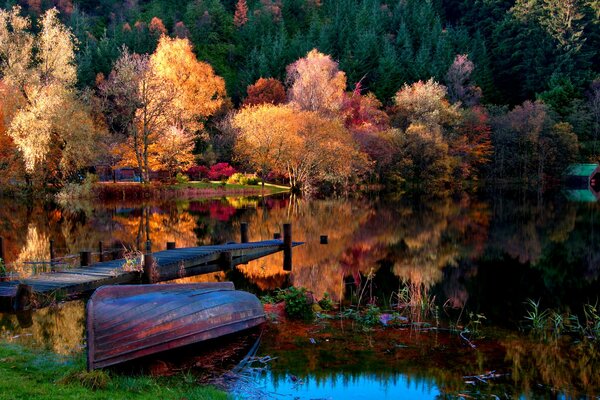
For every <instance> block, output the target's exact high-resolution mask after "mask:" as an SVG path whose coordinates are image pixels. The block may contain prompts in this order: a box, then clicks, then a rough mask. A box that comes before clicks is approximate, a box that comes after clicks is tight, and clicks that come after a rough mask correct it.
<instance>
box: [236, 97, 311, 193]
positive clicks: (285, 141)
mask: <svg viewBox="0 0 600 400" xmlns="http://www.w3.org/2000/svg"><path fill="white" fill-rule="evenodd" d="M232 124H233V126H234V127H235V128H237V129H238V130H239V132H240V133H239V137H238V141H237V143H236V145H235V153H236V155H237V156H238V157H239V158H241V159H244V160H247V162H249V164H250V165H251V166H252V167H253V168H254V169H255V170H256V171H258V175H259V176H260V178H261V180H262V182H263V185H264V182H265V180H266V178H267V175H268V174H269V172H271V171H278V172H284V171H285V169H286V166H285V160H286V159H287V158H289V153H290V151H291V146H292V145H293V144H292V142H291V141H290V138H295V137H297V136H298V132H299V131H300V128H301V124H302V121H301V117H300V116H299V114H298V112H297V111H295V110H294V109H293V108H292V107H290V106H287V105H286V106H276V105H273V104H260V105H257V106H252V107H246V108H243V109H242V110H241V111H239V112H238V113H237V114H236V115H235V117H234V118H233V122H232Z"/></svg>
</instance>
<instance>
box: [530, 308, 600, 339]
mask: <svg viewBox="0 0 600 400" xmlns="http://www.w3.org/2000/svg"><path fill="white" fill-rule="evenodd" d="M539 303H540V302H539V300H538V301H537V302H536V301H534V300H531V299H528V300H527V302H526V304H527V305H528V310H527V313H526V315H525V319H527V320H529V321H530V325H529V328H530V329H531V333H532V334H533V335H534V336H536V337H538V338H539V339H542V340H548V339H549V338H552V339H554V340H558V339H559V338H560V337H561V336H563V335H564V334H565V333H568V334H571V335H573V336H578V337H581V338H582V339H587V340H592V341H597V340H600V314H599V313H598V306H597V303H596V304H584V305H583V318H584V320H583V322H582V321H581V320H580V317H579V316H578V315H576V314H570V313H564V314H563V313H561V312H559V311H557V310H552V309H545V310H543V311H542V310H541V309H540V306H539Z"/></svg>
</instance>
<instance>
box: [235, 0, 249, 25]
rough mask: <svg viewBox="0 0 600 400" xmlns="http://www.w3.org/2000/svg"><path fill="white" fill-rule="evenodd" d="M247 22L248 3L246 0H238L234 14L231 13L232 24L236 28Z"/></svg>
mask: <svg viewBox="0 0 600 400" xmlns="http://www.w3.org/2000/svg"><path fill="white" fill-rule="evenodd" d="M246 22H248V4H247V3H246V0H238V2H237V4H236V5H235V14H234V15H233V24H234V25H235V26H237V27H238V28H239V27H241V26H243V25H245V24H246Z"/></svg>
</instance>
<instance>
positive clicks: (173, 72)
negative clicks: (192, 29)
mask: <svg viewBox="0 0 600 400" xmlns="http://www.w3.org/2000/svg"><path fill="white" fill-rule="evenodd" d="M100 90H101V92H102V94H103V96H102V97H103V99H104V104H105V106H104V109H105V113H106V115H107V119H108V121H109V124H110V125H111V127H112V128H113V130H116V131H119V130H120V131H121V132H122V133H124V134H125V135H126V136H127V144H128V147H129V148H130V149H131V151H128V152H127V151H125V152H124V151H122V148H121V149H119V151H120V152H121V153H122V154H124V160H123V161H122V164H124V163H132V162H135V164H137V166H138V168H139V169H140V170H141V171H142V179H143V180H144V181H148V179H149V171H150V167H151V164H152V167H153V168H159V169H160V168H165V169H171V168H174V167H175V166H177V165H179V166H185V165H187V164H188V162H189V159H190V155H191V151H192V149H193V146H191V145H190V142H191V140H193V135H196V134H198V133H199V132H200V130H201V129H202V128H203V122H202V121H203V119H205V118H206V117H208V116H210V115H212V114H213V113H214V112H215V111H217V110H218V109H219V107H220V106H221V105H222V103H223V100H224V97H225V95H226V93H225V82H224V81H223V79H222V78H221V77H219V76H217V75H215V73H214V71H213V69H212V67H211V66H210V65H208V64H206V63H203V62H200V61H198V60H197V58H196V56H195V55H194V53H193V52H192V46H191V44H190V42H189V41H188V40H187V39H171V38H168V37H166V36H162V37H161V39H160V41H159V43H158V47H157V49H156V52H155V53H154V54H152V55H151V56H150V57H148V56H140V55H135V54H129V53H128V52H127V51H124V52H123V55H122V56H121V58H120V59H119V60H118V61H117V63H116V64H115V68H114V69H113V71H112V72H111V74H110V76H109V78H108V80H106V81H105V82H104V83H103V84H102V86H101V88H100ZM174 132H179V133H180V134H179V133H178V134H174ZM190 138H192V139H190ZM163 139H164V142H163ZM168 146H172V147H171V148H170V149H169V151H168V154H169V155H170V156H169V157H166V158H165V157H159V156H155V157H152V154H155V155H156V154H158V151H157V150H156V149H159V148H161V149H162V151H166V149H167V147H168ZM151 149H153V150H151ZM151 153H152V154H151Z"/></svg>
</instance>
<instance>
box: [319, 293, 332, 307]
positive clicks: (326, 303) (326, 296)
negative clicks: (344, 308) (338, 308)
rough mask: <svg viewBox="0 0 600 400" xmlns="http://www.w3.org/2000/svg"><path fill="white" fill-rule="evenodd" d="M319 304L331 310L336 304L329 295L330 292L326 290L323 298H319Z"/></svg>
mask: <svg viewBox="0 0 600 400" xmlns="http://www.w3.org/2000/svg"><path fill="white" fill-rule="evenodd" d="M319 306H320V307H321V308H322V309H323V311H331V310H333V307H334V304H333V300H331V297H330V296H329V293H327V292H325V294H324V295H323V298H322V299H321V300H319Z"/></svg>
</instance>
